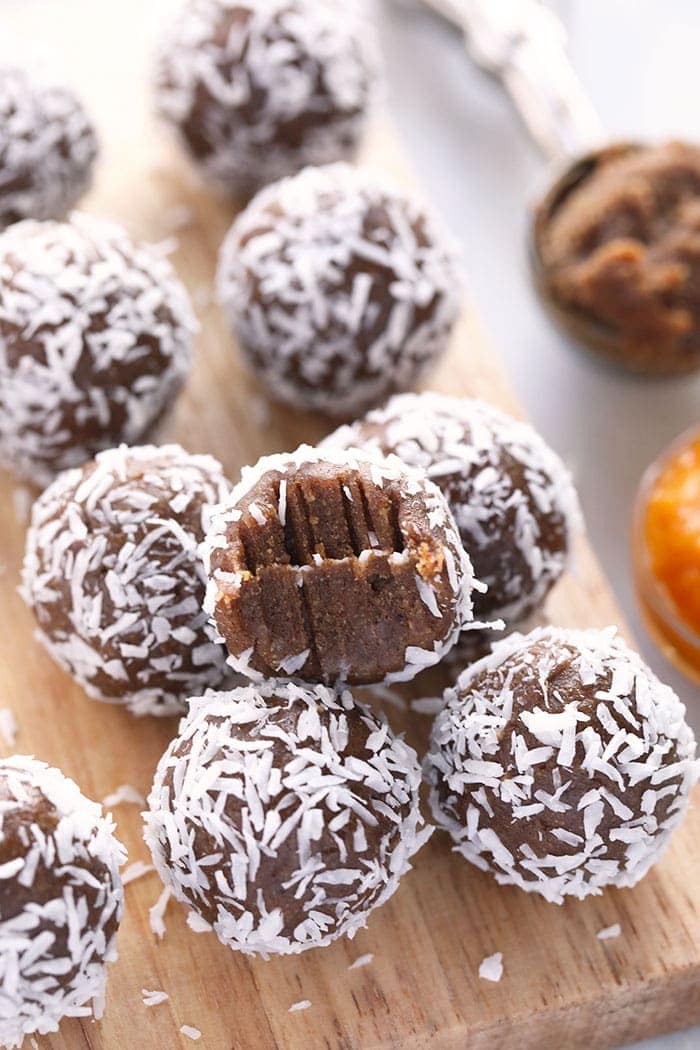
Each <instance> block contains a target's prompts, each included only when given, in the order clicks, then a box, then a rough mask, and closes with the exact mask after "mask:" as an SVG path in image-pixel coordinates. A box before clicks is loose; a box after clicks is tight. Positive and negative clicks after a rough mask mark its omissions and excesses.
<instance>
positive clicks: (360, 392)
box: [218, 164, 460, 417]
mask: <svg viewBox="0 0 700 1050" xmlns="http://www.w3.org/2000/svg"><path fill="white" fill-rule="evenodd" d="M218 288H219V297H220V299H221V301H222V303H223V305H224V308H225V310H226V311H227V313H228V315H229V318H230V321H231V325H232V328H233V331H234V334H235V336H236V338H237V340H238V342H239V344H240V346H241V348H242V349H243V352H244V353H245V355H246V357H247V359H248V361H249V363H250V365H251V366H252V368H253V370H254V371H255V372H256V373H257V375H258V376H259V377H260V379H261V380H262V382H263V383H264V384H265V385H266V386H267V387H268V389H269V391H270V393H271V394H272V395H273V396H275V397H277V398H279V399H280V400H282V401H286V402H288V403H289V404H291V405H293V406H295V407H298V408H306V409H312V410H317V411H320V412H324V413H326V414H329V415H335V416H346V417H347V416H354V415H357V414H358V413H359V412H361V411H364V410H365V409H367V408H369V407H371V406H372V405H375V404H377V403H378V402H379V401H381V400H383V399H384V398H385V397H387V396H388V395H389V394H391V393H394V392H395V391H397V390H402V389H404V388H406V387H408V386H411V385H412V384H414V383H415V382H416V381H417V380H418V379H419V378H420V377H421V376H422V375H423V374H424V373H425V372H426V371H427V370H428V369H429V368H430V366H432V365H433V364H435V362H436V361H437V359H438V358H439V357H440V356H441V355H442V353H443V352H444V351H445V349H446V347H447V343H448V339H449V336H450V333H451V330H452V326H453V323H454V321H455V319H456V317H457V313H458V309H459V294H460V279H459V274H458V269H457V265H456V260H455V256H454V254H453V251H452V246H451V242H450V241H449V239H448V238H447V235H446V234H445V232H444V231H443V229H442V228H441V226H440V225H439V223H438V222H437V220H436V219H435V218H434V217H433V216H432V215H431V214H430V213H429V212H428V211H427V210H425V209H424V207H423V206H422V205H420V204H418V203H417V202H416V201H414V200H413V199H412V198H411V197H410V196H408V195H407V194H406V193H405V192H404V191H403V190H401V189H399V188H398V187H396V186H394V185H393V184H392V183H391V181H389V180H388V179H386V178H385V177H384V176H380V175H378V174H376V173H373V172H370V171H367V170H364V169H358V168H352V167H350V166H349V165H347V164H334V165H330V166H328V167H325V168H307V169H305V170H304V171H302V172H300V173H299V174H298V175H296V176H294V177H292V178H289V179H284V180H282V181H281V182H278V183H276V184H274V185H272V186H268V187H267V188H266V189H265V190H263V191H262V192H261V193H259V194H258V196H257V197H255V198H254V199H253V200H252V201H251V203H250V204H249V205H248V207H247V208H246V209H245V211H244V212H242V213H241V215H239V217H238V218H237V219H236V221H235V223H234V224H233V226H232V228H231V230H230V232H229V234H228V236H227V238H226V240H225V241H224V244H223V247H222V249H221V255H220V259H219V272H218Z"/></svg>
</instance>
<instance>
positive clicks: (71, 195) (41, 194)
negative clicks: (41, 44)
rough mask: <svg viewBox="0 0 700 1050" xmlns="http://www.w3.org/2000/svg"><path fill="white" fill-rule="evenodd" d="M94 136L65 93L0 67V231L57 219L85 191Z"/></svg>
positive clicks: (11, 67) (7, 66)
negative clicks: (26, 222) (27, 221)
mask: <svg viewBox="0 0 700 1050" xmlns="http://www.w3.org/2000/svg"><path fill="white" fill-rule="evenodd" d="M96 156H97V139H96V136H95V131H94V128H93V126H92V123H91V121H90V118H89V117H88V115H87V113H86V112H85V110H84V108H83V105H82V103H81V102H80V100H79V99H78V98H77V97H76V96H75V95H74V94H73V92H72V91H71V90H70V88H67V87H64V86H62V85H59V84H55V83H51V81H50V80H47V78H46V77H45V76H44V75H43V74H41V73H37V72H34V71H29V70H26V69H21V68H19V67H17V66H14V65H11V64H7V63H5V62H0V229H1V228H3V227H4V226H9V224H10V223H13V222H19V220H20V219H59V218H61V217H62V216H64V215H66V214H67V213H68V212H69V211H70V210H71V208H73V207H74V205H75V204H77V202H78V201H79V200H80V198H81V197H82V196H83V194H84V193H85V192H86V191H87V189H88V188H89V185H90V182H91V180H92V169H93V165H94V162H95V158H96Z"/></svg>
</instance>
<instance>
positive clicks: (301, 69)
mask: <svg viewBox="0 0 700 1050" xmlns="http://www.w3.org/2000/svg"><path fill="white" fill-rule="evenodd" d="M376 66H377V56H376V45H375V41H374V37H373V35H372V34H371V32H370V31H369V29H368V26H367V25H366V24H364V22H363V20H362V19H361V18H360V17H359V16H358V13H357V12H356V11H353V5H352V3H350V4H348V3H342V4H340V3H337V2H333V0H190V2H188V3H186V4H185V5H184V7H183V9H182V11H181V13H180V15H179V17H178V18H177V19H176V21H175V24H174V26H173V27H172V29H171V30H170V31H169V32H168V33H167V36H166V39H165V40H164V41H163V46H162V48H161V50H160V55H159V60H158V67H157V71H156V89H157V99H158V106H159V109H160V112H161V114H162V115H163V117H164V118H165V119H166V120H167V121H168V122H169V123H170V124H172V125H173V126H174V127H175V128H176V129H177V131H178V133H179V137H180V138H181V140H182V142H183V143H184V145H185V147H186V149H187V151H188V152H189V154H190V155H191V157H192V158H193V160H194V161H195V162H196V164H197V165H198V166H199V168H200V169H201V170H202V172H203V173H204V174H205V176H206V177H208V178H209V179H210V180H212V181H213V182H214V183H216V184H217V185H218V186H219V187H220V188H222V189H223V190H224V191H226V192H228V193H230V194H232V195H234V196H236V197H239V198H241V197H243V198H245V197H247V196H250V195H251V194H252V193H254V192H255V191H256V190H257V189H259V188H260V187H261V186H264V185H266V184H267V183H268V182H274V181H275V180H276V179H279V178H282V177H283V176H285V175H291V174H293V173H294V172H296V171H299V170H300V169H301V168H303V167H306V165H309V164H328V163H330V162H332V161H337V160H345V159H351V157H352V155H353V154H354V153H355V150H356V147H357V144H358V141H359V139H360V137H361V134H362V131H363V129H364V125H365V116H366V111H367V108H368V105H369V102H370V99H371V96H372V94H373V86H374V83H375V80H376Z"/></svg>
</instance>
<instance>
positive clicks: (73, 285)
mask: <svg viewBox="0 0 700 1050" xmlns="http://www.w3.org/2000/svg"><path fill="white" fill-rule="evenodd" d="M194 331H195V320H194V315H193V313H192V310H191V307H190V303H189V299H188V297H187V293H186V292H185V289H184V287H183V286H182V284H181V283H180V281H179V280H178V278H177V277H176V276H175V273H174V271H173V269H172V267H171V266H170V264H169V263H168V262H167V260H166V259H164V258H162V257H161V256H160V255H158V254H157V253H156V252H154V251H152V250H151V249H149V248H146V247H137V246H135V245H134V244H132V242H131V241H130V240H129V238H128V237H127V235H126V233H125V232H124V231H123V230H122V229H120V228H119V227H118V226H115V225H113V224H111V223H107V222H104V221H103V220H101V219H96V218H94V217H92V216H89V215H79V214H75V215H73V216H72V217H71V220H70V221H69V222H32V221H27V222H21V223H17V224H16V225H14V226H11V227H10V228H9V229H8V230H6V231H5V232H4V233H3V234H2V235H0V461H2V462H4V464H5V465H6V466H9V467H10V468H12V469H13V470H14V471H15V472H16V473H18V474H20V475H22V476H24V477H25V478H26V479H27V480H28V481H30V482H33V483H35V484H37V485H39V486H43V485H46V484H48V483H49V481H50V480H51V479H52V478H53V476H54V475H55V474H57V473H58V472H59V471H60V470H63V469H65V468H67V467H74V466H79V465H80V464H82V463H84V462H85V461H86V460H88V459H91V458H92V456H94V455H95V453H96V452H98V451H100V450H101V449H103V448H109V447H111V446H113V445H116V444H118V443H119V442H120V441H125V442H126V443H127V444H134V443H136V442H138V441H140V440H142V438H143V437H144V436H146V435H147V434H148V433H149V432H150V431H151V430H152V428H153V427H154V426H155V425H156V424H157V423H158V422H159V421H160V419H161V417H162V416H163V415H164V414H165V412H166V410H167V409H168V408H169V407H170V405H171V403H172V402H173V400H174V399H175V398H176V396H177V394H178V393H179V391H180V388H181V387H182V385H183V383H184V380H185V377H186V376H187V374H188V372H189V368H190V359H191V352H192V342H193V335H194Z"/></svg>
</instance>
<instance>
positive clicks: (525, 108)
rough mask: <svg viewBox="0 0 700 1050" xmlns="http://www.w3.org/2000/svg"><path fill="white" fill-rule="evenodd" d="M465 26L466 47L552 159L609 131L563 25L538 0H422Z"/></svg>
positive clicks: (589, 144) (578, 151)
mask: <svg viewBox="0 0 700 1050" xmlns="http://www.w3.org/2000/svg"><path fill="white" fill-rule="evenodd" d="M423 2H424V3H425V4H426V5H427V6H428V7H430V8H432V9H433V10H434V11H436V12H437V13H438V14H440V15H441V16H442V17H443V18H446V19H447V20H448V21H450V22H452V23H453V24H455V25H456V26H457V27H458V28H459V29H461V31H462V32H463V33H464V36H465V40H466V44H467V48H468V50H469V52H470V54H471V56H472V58H473V59H474V61H475V62H477V63H478V65H480V66H481V67H482V68H483V69H486V70H487V71H488V72H489V73H491V74H492V75H494V76H496V77H497V78H498V79H499V80H500V81H501V83H502V84H503V86H504V87H505V89H506V91H507V92H508V94H509V95H510V97H511V99H512V101H513V103H514V105H515V107H516V109H517V111H518V113H519V114H520V117H521V118H522V120H523V122H524V124H525V126H526V128H527V130H528V131H529V133H530V135H531V136H532V138H533V140H534V141H535V142H536V143H537V145H538V146H539V148H540V149H541V150H542V152H543V153H544V155H545V156H546V157H547V158H548V159H550V160H553V161H562V160H565V159H566V158H569V157H573V156H576V155H578V154H581V153H585V152H587V151H588V150H589V149H592V148H594V147H596V146H600V145H602V144H603V143H604V142H605V141H607V139H608V136H607V135H606V133H605V129H604V127H603V125H602V123H601V121H600V118H599V117H598V114H597V113H596V111H595V109H594V108H593V105H592V103H591V101H590V99H589V98H588V96H587V95H586V93H585V91H584V89H583V86H582V84H581V82H580V81H579V79H578V77H577V75H576V73H575V71H574V69H573V67H572V66H571V63H570V61H569V58H568V55H567V52H566V30H565V29H564V26H563V24H562V22H561V20H560V19H559V18H558V17H557V15H556V14H555V13H554V11H553V10H552V9H551V8H549V7H546V6H545V5H544V4H543V3H541V0H423Z"/></svg>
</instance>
